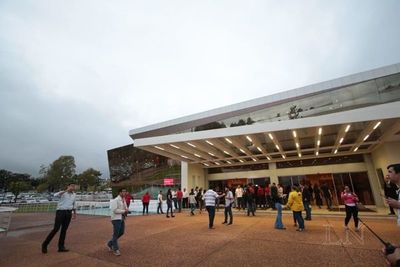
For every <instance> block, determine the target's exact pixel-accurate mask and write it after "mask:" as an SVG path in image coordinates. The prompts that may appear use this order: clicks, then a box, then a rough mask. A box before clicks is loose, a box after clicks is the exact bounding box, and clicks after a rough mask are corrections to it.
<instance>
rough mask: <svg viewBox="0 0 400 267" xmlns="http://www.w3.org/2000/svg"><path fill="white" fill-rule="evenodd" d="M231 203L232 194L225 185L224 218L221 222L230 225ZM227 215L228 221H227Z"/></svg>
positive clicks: (231, 219)
mask: <svg viewBox="0 0 400 267" xmlns="http://www.w3.org/2000/svg"><path fill="white" fill-rule="evenodd" d="M232 203H233V194H232V192H231V191H230V190H229V187H227V186H225V210H224V215H225V220H224V222H223V223H222V224H226V225H231V224H232V223H233V215H232ZM228 215H229V222H228Z"/></svg>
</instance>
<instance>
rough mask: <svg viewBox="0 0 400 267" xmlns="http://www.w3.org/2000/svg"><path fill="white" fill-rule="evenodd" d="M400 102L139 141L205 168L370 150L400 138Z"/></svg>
mask: <svg viewBox="0 0 400 267" xmlns="http://www.w3.org/2000/svg"><path fill="white" fill-rule="evenodd" d="M399 133H400V102H392V103H388V104H383V105H376V106H372V107H366V108H360V109H355V110H350V111H345V112H339V113H333V114H328V115H321V116H316V117H308V118H301V119H295V120H288V121H278V122H265V123H258V124H253V125H246V126H240V127H230V128H223V129H215V130H208V131H199V132H191V133H182V134H170V135H164V136H157V137H149V138H142V139H134V146H135V147H137V148H141V149H144V150H147V151H150V152H152V153H156V154H159V155H162V156H166V157H169V158H172V159H175V160H179V161H185V162H188V163H199V164H203V166H204V168H213V167H222V166H233V165H246V164H258V163H268V162H278V161H288V160H299V159H307V158H315V157H330V156H340V155H351V154H361V153H370V152H372V151H373V150H374V149H376V148H377V147H378V146H379V145H380V144H382V143H384V142H388V141H399V140H400V135H399Z"/></svg>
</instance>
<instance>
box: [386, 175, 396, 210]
mask: <svg viewBox="0 0 400 267" xmlns="http://www.w3.org/2000/svg"><path fill="white" fill-rule="evenodd" d="M384 191H385V197H387V198H389V197H390V198H393V199H398V194H397V185H396V184H395V183H393V182H391V181H390V179H389V177H388V176H386V177H385V187H384ZM389 208H390V213H389V215H395V212H394V209H393V208H392V207H390V206H389Z"/></svg>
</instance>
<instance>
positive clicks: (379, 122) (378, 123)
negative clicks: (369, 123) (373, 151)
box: [374, 121, 381, 130]
mask: <svg viewBox="0 0 400 267" xmlns="http://www.w3.org/2000/svg"><path fill="white" fill-rule="evenodd" d="M379 125H381V121H378V122H377V124H375V126H374V130H375V129H376V128H378V126H379Z"/></svg>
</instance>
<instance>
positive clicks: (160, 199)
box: [157, 190, 164, 214]
mask: <svg viewBox="0 0 400 267" xmlns="http://www.w3.org/2000/svg"><path fill="white" fill-rule="evenodd" d="M162 202H163V199H162V190H160V192H159V193H158V196H157V214H160V213H161V214H164V212H163V210H162Z"/></svg>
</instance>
